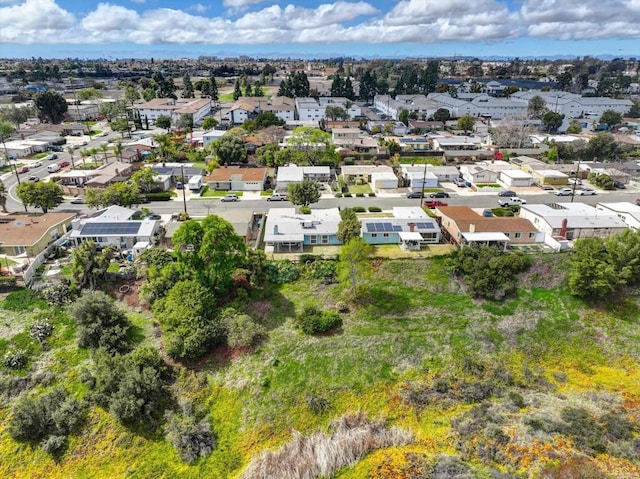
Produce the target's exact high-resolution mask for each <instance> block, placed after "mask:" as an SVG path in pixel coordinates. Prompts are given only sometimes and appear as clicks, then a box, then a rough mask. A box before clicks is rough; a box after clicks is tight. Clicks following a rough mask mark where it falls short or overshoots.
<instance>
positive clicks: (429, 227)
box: [416, 223, 434, 230]
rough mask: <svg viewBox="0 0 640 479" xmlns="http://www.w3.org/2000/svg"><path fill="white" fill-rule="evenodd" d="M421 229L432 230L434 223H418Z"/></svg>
mask: <svg viewBox="0 0 640 479" xmlns="http://www.w3.org/2000/svg"><path fill="white" fill-rule="evenodd" d="M416 226H417V227H418V229H419V230H432V229H434V226H433V223H416Z"/></svg>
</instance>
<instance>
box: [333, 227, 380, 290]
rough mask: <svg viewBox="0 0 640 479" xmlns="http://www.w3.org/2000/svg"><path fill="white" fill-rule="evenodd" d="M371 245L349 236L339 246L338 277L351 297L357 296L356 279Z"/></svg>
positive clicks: (366, 258)
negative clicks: (348, 238)
mask: <svg viewBox="0 0 640 479" xmlns="http://www.w3.org/2000/svg"><path fill="white" fill-rule="evenodd" d="M371 251H372V247H371V245H370V244H367V243H366V242H365V241H364V240H363V239H362V238H361V237H359V236H358V237H354V238H351V239H350V240H349V241H348V242H347V243H346V244H344V245H342V246H341V247H340V262H339V263H338V278H339V280H340V282H341V283H342V284H343V285H345V290H346V291H348V295H349V296H350V298H351V299H356V298H357V296H358V281H359V278H360V276H361V275H362V272H363V270H364V268H365V266H366V264H367V261H368V260H369V257H370V256H371Z"/></svg>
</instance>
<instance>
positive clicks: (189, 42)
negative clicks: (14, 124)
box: [0, 0, 640, 60]
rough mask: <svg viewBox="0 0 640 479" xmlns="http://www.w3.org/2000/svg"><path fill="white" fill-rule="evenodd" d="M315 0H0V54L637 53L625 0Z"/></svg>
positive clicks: (638, 13) (639, 10)
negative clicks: (195, 1) (209, 0)
mask: <svg viewBox="0 0 640 479" xmlns="http://www.w3.org/2000/svg"><path fill="white" fill-rule="evenodd" d="M330 1H331V0H324V2H330ZM324 2H323V0H284V1H280V0H222V1H219V2H212V3H206V2H205V3H192V2H183V1H181V0H113V1H112V2H109V3H104V2H101V1H95V0H0V56H1V57H5V58H14V59H18V58H32V57H35V58H38V57H40V58H47V59H64V58H79V59H96V58H104V59H107V60H108V59H116V58H117V59H125V58H139V59H143V58H152V57H153V58H162V59H180V58H197V57H200V56H216V57H220V58H227V57H238V56H241V55H245V56H249V57H252V58H258V57H265V58H274V59H275V58H296V59H315V58H329V57H340V56H346V57H354V58H362V59H375V58H384V59H387V58H389V59H400V58H407V57H415V58H454V57H470V58H474V57H475V58H483V59H493V58H500V59H509V58H516V57H518V58H524V59H529V58H530V59H555V58H576V57H584V56H592V57H599V56H603V57H611V58H614V57H625V58H629V57H636V58H637V57H640V45H639V43H640V42H639V41H638V40H639V38H640V30H638V28H637V25H638V24H640V3H638V2H635V1H630V0H609V1H608V2H602V1H601V0H477V1H476V2H468V1H467V0H448V1H447V2H445V1H444V0H397V1H389V0H367V1H365V0H334V1H333V3H324ZM604 3H606V5H604Z"/></svg>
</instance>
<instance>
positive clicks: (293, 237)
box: [264, 233, 304, 243]
mask: <svg viewBox="0 0 640 479" xmlns="http://www.w3.org/2000/svg"><path fill="white" fill-rule="evenodd" d="M264 240H265V241H266V242H267V243H295V242H300V243H302V242H303V241H304V235H303V234H297V233H292V234H277V235H273V234H271V235H264Z"/></svg>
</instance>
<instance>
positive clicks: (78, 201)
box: [70, 196, 84, 205]
mask: <svg viewBox="0 0 640 479" xmlns="http://www.w3.org/2000/svg"><path fill="white" fill-rule="evenodd" d="M70 203H71V204H72V205H83V204H84V197H83V196H76V197H75V198H73V199H72V200H71V201H70Z"/></svg>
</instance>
